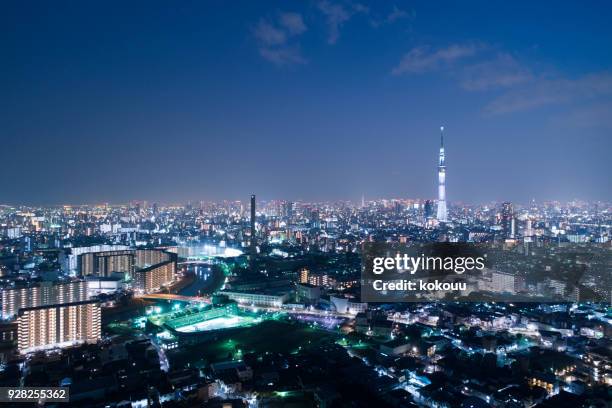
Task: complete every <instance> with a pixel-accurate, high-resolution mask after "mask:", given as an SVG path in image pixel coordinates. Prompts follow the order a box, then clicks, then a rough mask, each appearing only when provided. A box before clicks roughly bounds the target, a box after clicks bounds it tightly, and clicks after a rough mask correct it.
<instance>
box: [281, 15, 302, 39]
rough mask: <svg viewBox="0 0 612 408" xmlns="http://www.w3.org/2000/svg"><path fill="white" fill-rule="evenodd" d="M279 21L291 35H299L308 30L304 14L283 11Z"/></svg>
mask: <svg viewBox="0 0 612 408" xmlns="http://www.w3.org/2000/svg"><path fill="white" fill-rule="evenodd" d="M279 23H280V25H282V26H283V27H284V28H285V29H286V30H287V31H288V32H289V34H291V35H299V34H302V33H303V32H304V31H306V24H304V20H303V19H302V16H301V15H300V14H298V13H290V12H288V13H281V14H280V16H279Z"/></svg>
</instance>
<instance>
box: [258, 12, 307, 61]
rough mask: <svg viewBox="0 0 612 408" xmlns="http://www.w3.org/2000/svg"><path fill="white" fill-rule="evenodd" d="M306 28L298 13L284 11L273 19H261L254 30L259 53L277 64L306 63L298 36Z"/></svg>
mask: <svg viewBox="0 0 612 408" xmlns="http://www.w3.org/2000/svg"><path fill="white" fill-rule="evenodd" d="M306 30H307V27H306V24H304V20H303V19H302V16H301V15H300V14H298V13H292V12H282V13H279V14H278V16H277V17H276V18H275V19H274V20H273V21H270V20H265V19H261V20H260V21H259V23H258V24H257V26H255V28H254V30H253V34H254V36H255V39H256V41H257V44H258V48H259V55H261V56H262V58H264V59H266V60H268V61H270V62H272V63H273V64H276V65H293V64H305V63H306V62H307V61H306V59H305V58H304V57H303V56H302V54H301V51H300V47H299V44H298V43H297V41H296V37H298V36H299V35H301V34H303V33H304V32H305V31H306Z"/></svg>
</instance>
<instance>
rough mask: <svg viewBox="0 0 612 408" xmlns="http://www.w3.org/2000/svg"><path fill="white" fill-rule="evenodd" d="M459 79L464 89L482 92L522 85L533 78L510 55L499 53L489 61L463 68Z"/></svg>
mask: <svg viewBox="0 0 612 408" xmlns="http://www.w3.org/2000/svg"><path fill="white" fill-rule="evenodd" d="M461 77H462V80H461V86H462V87H463V88H464V89H466V90H468V91H484V90H490V89H497V88H507V87H513V86H516V85H519V84H523V83H526V82H529V81H531V80H533V77H534V76H533V74H532V73H531V71H530V70H529V69H527V68H526V67H524V66H523V65H521V64H520V63H519V62H518V61H516V60H515V59H514V58H513V57H512V56H511V55H510V54H507V53H499V54H498V55H497V56H496V57H495V58H494V59H492V60H490V61H484V62H480V63H477V64H474V65H471V66H468V67H465V68H464V70H463V73H462V74H461Z"/></svg>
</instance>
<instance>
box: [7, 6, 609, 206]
mask: <svg viewBox="0 0 612 408" xmlns="http://www.w3.org/2000/svg"><path fill="white" fill-rule="evenodd" d="M517 3H518V2H501V1H500V2H496V1H482V2H468V3H465V2H448V3H440V2H432V1H419V2H414V1H411V2H405V1H396V2H384V1H377V2H372V3H365V2H364V3H357V2H346V1H344V2H340V1H337V0H333V1H332V0H330V1H305V2H298V1H284V2H275V1H253V0H248V1H241V2H230V1H196V2H182V1H181V2H175V1H165V2H156V1H143V2H132V1H128V2H125V1H99V2H83V1H75V2H63V1H44V2H43V1H41V2H35V1H4V2H2V3H1V4H0V51H1V62H0V91H1V96H2V97H1V98H0V166H1V173H0V174H1V177H0V180H1V183H0V204H64V203H72V204H77V203H101V202H110V203H123V202H127V201H129V200H133V199H141V200H150V201H158V202H160V203H181V202H185V201H187V200H222V199H229V200H233V199H243V200H247V199H248V196H249V195H250V194H251V193H256V194H257V195H258V196H259V197H262V198H265V199H273V198H277V199H291V200H298V199H304V200H334V199H348V200H354V201H357V200H359V199H360V197H361V194H362V193H365V195H366V198H383V197H387V198H433V197H435V195H436V191H437V190H436V177H437V175H436V165H437V155H438V147H439V127H440V125H444V126H445V129H446V134H445V140H446V150H447V163H446V164H447V195H448V199H449V200H450V201H451V202H453V201H466V202H472V203H477V202H484V201H492V200H511V201H516V202H526V201H527V200H529V199H532V198H534V199H537V200H553V199H559V200H569V199H574V198H578V199H586V200H610V199H612V182H611V181H610V166H611V162H612V161H611V160H610V157H611V153H612V141H611V140H612V139H611V134H612V24H610V20H611V18H612V3H609V2H578V1H576V2H571V3H570V2H563V1H559V2H550V1H549V2H521V3H520V4H517Z"/></svg>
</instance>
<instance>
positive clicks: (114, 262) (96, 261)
mask: <svg viewBox="0 0 612 408" xmlns="http://www.w3.org/2000/svg"><path fill="white" fill-rule="evenodd" d="M79 256H80V262H79V265H80V271H81V275H83V276H87V275H95V276H110V275H111V274H112V273H113V272H123V273H127V274H130V273H131V272H132V271H133V269H134V251H133V250H125V251H105V252H88V253H85V254H82V255H79Z"/></svg>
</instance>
